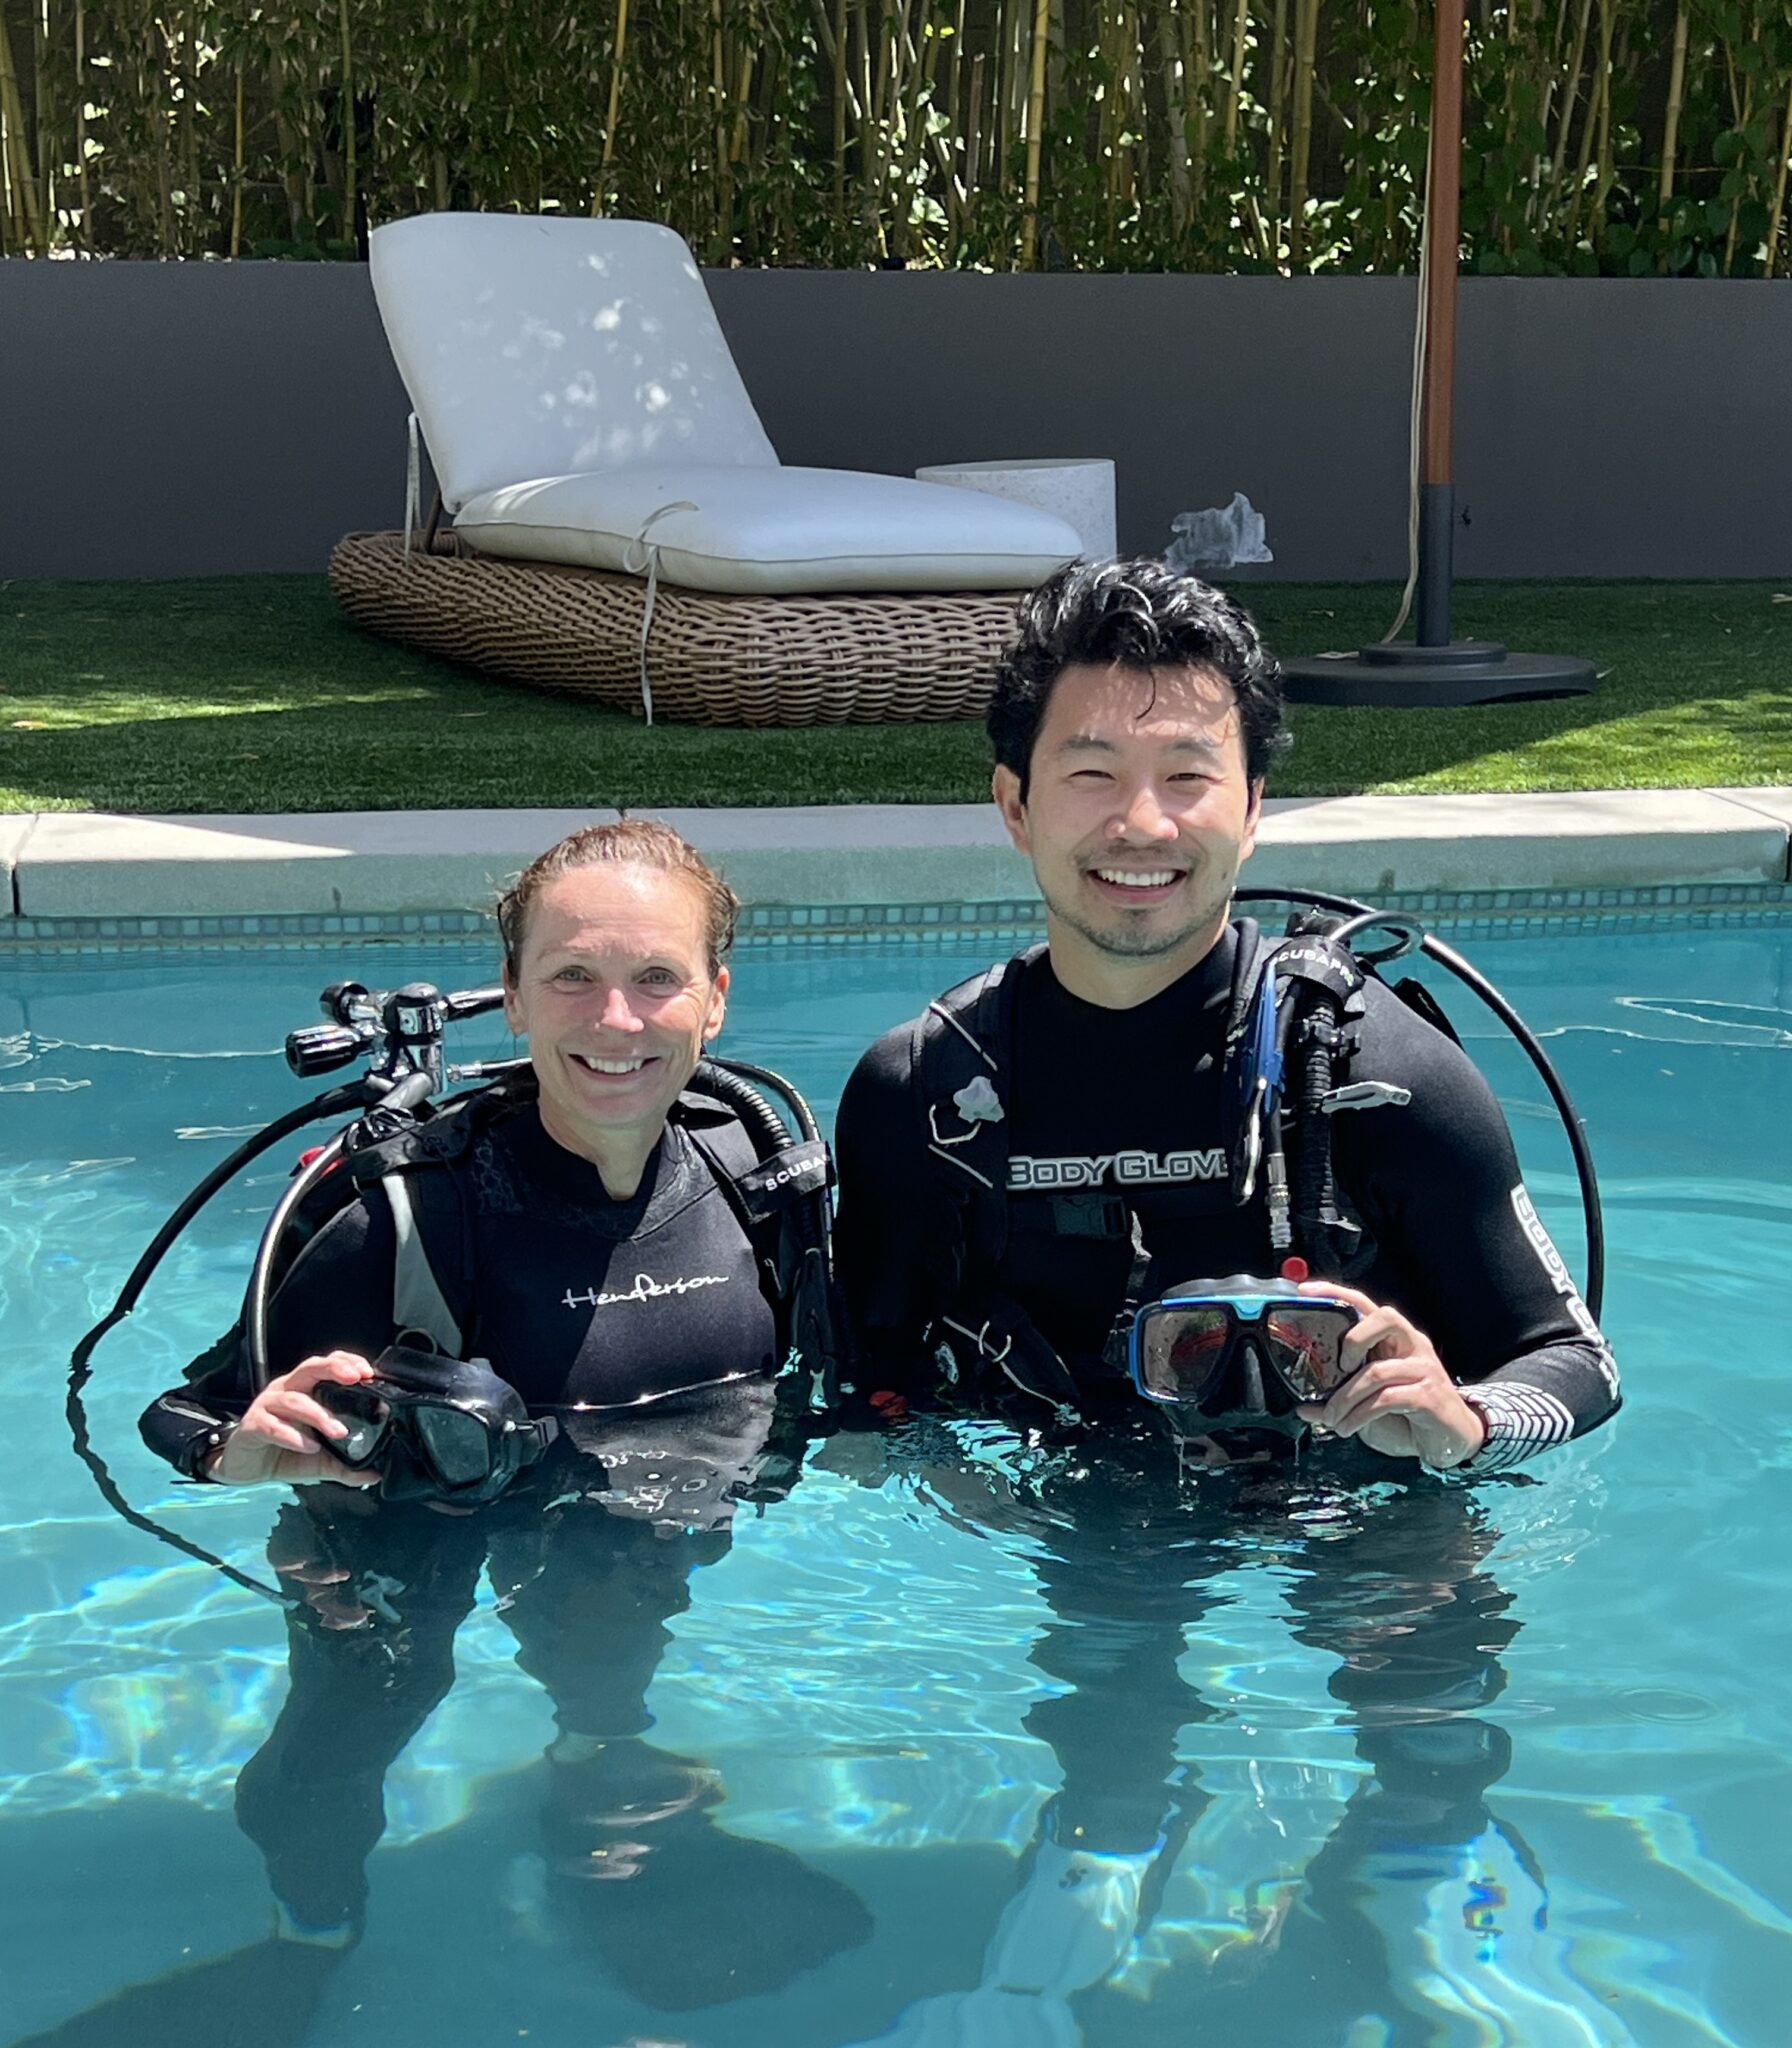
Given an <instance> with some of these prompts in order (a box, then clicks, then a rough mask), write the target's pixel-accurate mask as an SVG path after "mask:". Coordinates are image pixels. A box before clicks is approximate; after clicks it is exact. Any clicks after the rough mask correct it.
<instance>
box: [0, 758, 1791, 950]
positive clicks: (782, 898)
mask: <svg viewBox="0 0 1792 2048" xmlns="http://www.w3.org/2000/svg"><path fill="white" fill-rule="evenodd" d="M1264 812H1265V815H1264V822H1263V827H1262V831H1261V834H1260V836H1259V841H1258V849H1257V853H1256V856H1255V858H1254V859H1253V860H1252V862H1251V863H1250V866H1249V869H1248V871H1247V875H1246V879H1247V880H1248V881H1250V882H1252V883H1254V884H1258V885H1260V886H1268V887H1275V886H1280V885H1287V884H1291V883H1300V884H1304V885H1306V886H1308V887H1312V888H1323V889H1329V890H1335V891H1337V892H1339V893H1342V894H1347V895H1364V896H1368V897H1370V898H1374V897H1376V896H1387V895H1393V894H1396V893H1399V894H1409V893H1413V892H1421V891H1438V892H1447V893H1456V892H1461V891H1469V890H1507V889H1511V890H1521V889H1522V890H1556V889H1567V890H1574V889H1624V888H1659V887H1664V886H1667V885H1670V884H1732V883H1761V882H1767V883H1780V884H1784V883H1787V882H1789V881H1792V788H1777V789H1686V790H1594V791H1588V792H1580V793H1571V794H1570V793H1564V794H1535V795H1489V796H1353V797H1326V798H1316V797H1282V798H1271V799H1270V800H1269V801H1268V802H1267V803H1266V805H1265V807H1264ZM616 815H617V814H616V813H615V812H613V811H561V810H554V811H546V810H544V811H358V812H338V813H324V814H319V815H316V816H297V817H186V818H180V817H116V816H109V815H106V814H104V813H90V812H69V811H60V812H59V811H40V812H35V813H20V814H16V815H13V816H9V817H0V906H3V908H0V940H3V938H4V935H5V928H6V923H7V914H8V913H9V914H10V916H11V918H12V919H13V920H14V921H15V922H16V921H17V920H20V919H31V920H37V919H54V918H94V917H103V918H120V917H169V916H188V917H193V916H213V917H217V916H264V915H293V914H299V915H325V916H327V915H330V914H332V913H346V914H357V915H360V914H377V913H380V912H408V911H447V910H456V911H458V910H471V909H480V908H483V907H485V906H486V905H488V904H489V903H490V901H491V896H492V891H493V887H494V885H495V884H497V883H498V882H499V881H501V880H502V879H503V878H504V877H506V876H508V875H511V874H514V873H515V872H516V870H517V869H519V868H521V867H523V866H525V865H526V864H527V862H528V861H529V860H531V859H532V858H533V857H534V856H535V855H536V854H537V853H539V852H540V851H541V850H542V849H543V848H544V847H546V846H548V845H551V844H552V842H553V841H554V840H555V839H557V838H559V837H560V836H561V835H562V834H563V833H565V832H568V831H570V830H572V829H573V828H574V827H576V826H578V825H582V824H588V823H593V822H596V821H598V820H601V819H604V818H610V817H614V816H616ZM651 815H653V816H656V817H664V818H666V819H667V820H669V821H670V822H671V823H672V824H674V825H676V826H677V827H678V829H679V830H680V831H682V832H684V833H685V834H686V836H687V837H688V838H690V839H691V840H692V841H693V843H694V844H696V845H697V846H698V847H700V848H701V849H702V850H703V851H704V852H705V853H706V854H707V855H708V856H709V857H710V858H711V859H713V860H714V861H715V862H716V864H717V866H718V867H720V868H721V869H722V870H723V872H724V873H725V874H726V875H727V876H728V878H729V880H730V881H731V882H732V883H733V884H734V886H735V888H736V889H737V890H739V892H740V893H741V895H742V896H743V897H744V898H745V899H746V900H747V901H748V902H749V903H755V904H773V903H789V904H830V905H834V904H858V903H882V904H900V903H952V902H988V901H995V900H1001V899H1014V898H1024V897H1028V896H1031V895H1032V893H1033V888H1032V876H1031V874H1030V872H1029V870H1028V868H1027V865H1026V863H1025V862H1024V861H1023V860H1022V859H1021V857H1020V856H1019V855H1018V854H1017V853H1015V851H1014V850H1013V848H1012V847H1011V846H1009V844H1008V841H1007V837H1006V835H1005V833H1004V832H1003V830H1002V827H1001V824H1000V821H999V819H998V818H997V816H996V813H995V811H994V808H993V807H992V806H990V805H988V804H912V805H910V804H882V805H876V804H872V805H867V804H848V805H839V806H832V807H826V808H814V809H804V810H713V811H706V810H668V811H653V812H651Z"/></svg>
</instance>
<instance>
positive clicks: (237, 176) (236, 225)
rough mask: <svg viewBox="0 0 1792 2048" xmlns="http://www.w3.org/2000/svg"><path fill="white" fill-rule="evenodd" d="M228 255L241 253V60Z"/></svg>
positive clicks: (234, 140) (231, 157) (238, 79)
mask: <svg viewBox="0 0 1792 2048" xmlns="http://www.w3.org/2000/svg"><path fill="white" fill-rule="evenodd" d="M230 253H231V255H232V256H240V255H241V254H242V253H243V60H242V58H241V57H240V56H239V57H238V59H237V64H236V119H235V122H234V124H233V130H232V136H231V151H230Z"/></svg>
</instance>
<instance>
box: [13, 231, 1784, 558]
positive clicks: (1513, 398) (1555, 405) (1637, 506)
mask: <svg viewBox="0 0 1792 2048" xmlns="http://www.w3.org/2000/svg"><path fill="white" fill-rule="evenodd" d="M709 284H710V289H711V293H712V296H713V298H714V300H715V304H716V308H717V311H718V312H719V314H720V316H721V320H722V324H723V326H724V328H725V329H726V331H727V334H728V338H729V341H730V343H731V344H732V346H733V348H734V351H735V354H736V356H737V358H738V360H739V363H740V367H741V370H742V373H743V375H744V376H745V378H746V381H747V386H748V388H749V389H750V390H751V391H752V393H753V395H754V398H755V400H756V402H757V403H758V406H759V409H760V413H761V416H762V417H763V419H764V421H765V424H766V427H767V429H768V431H769V432H770V434H771V437H772V439H773V441H774V442H775V443H776V445H777V447H778V449H779V452H780V453H781V454H782V456H783V457H784V459H785V460H786V461H789V462H801V463H815V464H821V465H838V466H841V467H861V468H870V469H886V470H891V471H896V472H906V471H910V470H913V469H914V468H915V467H916V466H917V465H918V464H921V463H926V462H940V461H950V460H954V459H958V460H964V459H975V458H980V457H996V456H1011V455H1053V454H1061V455H1112V456H1114V457H1115V458H1116V460H1117V463H1118V466H1119V478H1120V535H1121V543H1122V545H1123V546H1125V547H1128V548H1133V549H1138V550H1150V551H1156V550H1158V549H1160V548H1161V547H1162V546H1163V545H1164V543H1165V541H1166V540H1167V538H1168V534H1169V522H1170V519H1171V517H1172V516H1173V515H1174V514H1175V513H1176V512H1178V511H1181V510H1184V509H1186V508H1188V507H1191V506H1197V505H1207V504H1220V503H1224V502H1225V500H1226V499H1227V498H1228V497H1229V496H1230V495H1231V493H1232V492H1233V491H1234V490H1244V491H1247V492H1248V493H1249V494H1250V496H1251V497H1252V499H1253V500H1254V501H1255V502H1256V504H1257V505H1258V507H1259V508H1260V509H1261V510H1262V511H1263V512H1264V513H1265V514H1266V515H1267V518H1268V521H1269V535H1270V541H1271V545H1272V546H1273V547H1274V548H1275V550H1276V555H1277V563H1276V567H1275V570H1274V571H1273V573H1274V574H1276V575H1278V576H1288V577H1298V578H1303V579H1305V578H1337V579H1353V578H1363V577H1390V576H1398V575H1400V574H1401V573H1403V571H1404V567H1405V526H1404V522H1405V474H1406V462H1407V451H1406V406H1407V378H1408V362H1409V358H1410V350H1411V319H1412V307H1413V285H1412V283H1411V281H1410V280H1403V279H1396V278H1303V279H1282V278H1215V277H1159V276H1123V277H1085V276H1062V277H1056V276H1054V277H983V276H974V275H960V274H940V273H862V272H848V271H841V272H833V271H721V272H712V273H711V274H710V276H709ZM0 393H4V394H5V396H4V399H3V400H0V404H4V406H5V417H4V420H3V421H0V480H3V484H4V488H3V489H0V575H9V576H94V577H112V576H188V575H217V574H227V573H233V572H237V571H245V570H303V569H316V568H319V567H320V566H321V565H322V563H323V561H324V558H325V556H326V554H327V552H328V550H329V547H330V544H331V543H332V541H334V540H335V539H336V537H337V536H338V535H339V534H341V533H343V532H344V531H346V530H348V529H350V528H353V527H366V526H393V525H396V524H397V523H398V520H399V516H400V509H401V505H402V493H403V449H404V416H405V412H406V404H405V398H404V393H403V390H402V388H401V387H400V385H399V381H398V377H397V374H396V372H395V371H394V369H393V367H392V362H391V358H390V356H389V355H388V353H387V351H386V347H385V343H384V340H383V337H382V335H381V332H380V326H379V320H378V316H377V314H376V312H375V309H374V305H373V298H372V294H371V291H370V289H369V286H368V280H367V273H366V271H365V270H364V269H362V268H360V267H359V266H351V265H325V264H319V265H308V264H274V263H237V264H222V263H219V264H155V263H95V264H81V263H26V262H18V261H14V262H6V263H0ZM1456 478H1457V490H1458V498H1459V502H1460V504H1461V506H1462V507H1463V509H1464V511H1465V512H1466V515H1467V521H1468V523H1467V524H1466V525H1465V526H1464V527H1462V528H1461V529H1460V530H1459V536H1458V553H1457V567H1458V572H1459V573H1460V574H1462V575H1465V576H1519V577H1523V576H1602V577H1611V576H1647V577H1700V576H1776V575H1786V574H1788V573H1792V485H1789V483H1788V479H1789V478H1792V282H1773V283H1761V282H1752V281H1751V282H1741V281H1738V282H1728V281H1720V282H1710V283H1691V282H1679V281H1676V282H1662V281H1658V280H1652V279H1649V280H1639V281H1636V282H1628V281H1618V280H1584V281H1582V280H1576V281H1567V280H1554V279H1540V280H1519V279H1468V280H1465V281H1464V284H1463V287H1462V337H1461V348H1460V357H1459V378H1458V405H1457V459H1456Z"/></svg>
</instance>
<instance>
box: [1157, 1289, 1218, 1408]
mask: <svg viewBox="0 0 1792 2048" xmlns="http://www.w3.org/2000/svg"><path fill="white" fill-rule="evenodd" d="M1230 1330H1231V1318H1230V1317H1229V1316H1228V1315H1227V1314H1226V1311H1225V1310H1224V1309H1223V1308H1220V1307H1213V1308H1163V1309H1159V1310H1158V1311H1157V1312H1156V1313H1155V1314H1148V1315H1147V1316H1146V1318H1145V1327H1144V1329H1143V1331H1142V1332H1141V1345H1140V1354H1139V1356H1140V1377H1141V1379H1142V1380H1143V1382H1144V1387H1145V1391H1146V1393H1148V1394H1152V1395H1155V1396H1156V1398H1157V1399H1158V1400H1160V1401H1196V1400H1199V1399H1200V1397H1201V1395H1202V1393H1203V1392H1204V1391H1205V1390H1206V1388H1207V1387H1208V1385H1209V1384H1210V1383H1211V1381H1212V1379H1213V1376H1214V1374H1215V1373H1216V1372H1217V1371H1218V1369H1219V1367H1220V1364H1221V1362H1222V1361H1223V1360H1224V1358H1225V1355H1226V1339H1227V1336H1228V1335H1229V1333H1230Z"/></svg>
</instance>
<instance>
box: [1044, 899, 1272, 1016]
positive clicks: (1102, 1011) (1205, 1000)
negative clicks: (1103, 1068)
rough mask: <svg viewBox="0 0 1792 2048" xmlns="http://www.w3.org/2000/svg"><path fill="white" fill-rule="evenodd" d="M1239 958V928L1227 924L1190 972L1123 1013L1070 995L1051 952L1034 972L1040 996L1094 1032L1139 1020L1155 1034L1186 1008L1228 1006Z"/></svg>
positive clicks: (1208, 1008)
mask: <svg viewBox="0 0 1792 2048" xmlns="http://www.w3.org/2000/svg"><path fill="white" fill-rule="evenodd" d="M1237 957H1238V927H1237V926H1236V925H1233V924H1228V925H1227V926H1226V928H1225V930H1224V931H1222V932H1221V933H1220V935H1219V937H1218V939H1216V940H1215V941H1214V943H1213V945H1212V946H1211V947H1210V948H1209V950H1208V951H1207V952H1206V953H1205V954H1203V955H1202V957H1201V958H1200V959H1199V960H1197V961H1196V962H1195V964H1194V966H1193V967H1191V968H1190V969H1189V970H1188V972H1187V973H1186V974H1182V975H1179V976H1178V977H1177V978H1176V980H1174V981H1173V982H1171V983H1170V985H1169V987H1168V988H1163V989H1159V990H1158V992H1157V994H1156V995H1154V996H1152V997H1150V998H1149V999H1148V1000H1147V1001H1145V1002H1142V1003H1133V1004H1131V1005H1129V1006H1128V1007H1127V1008H1125V1009H1122V1010H1116V1009H1111V1008H1109V1007H1108V1006H1107V1005H1106V1004H1105V1003H1092V1002H1090V1001H1088V1000H1087V998H1085V997H1083V996H1079V995H1074V994H1072V992H1071V991H1070V990H1069V989H1067V988H1066V987H1065V986H1064V984H1063V982H1061V981H1060V980H1059V979H1058V975H1057V971H1056V969H1055V968H1054V967H1053V966H1052V956H1051V952H1050V949H1049V948H1048V949H1047V950H1045V951H1044V952H1042V953H1040V954H1039V955H1038V956H1037V958H1036V959H1035V960H1034V961H1033V962H1032V963H1031V971H1032V973H1033V974H1034V975H1035V976H1036V977H1037V982H1036V986H1037V989H1038V992H1039V995H1040V996H1041V998H1042V999H1043V1000H1044V1001H1046V1002H1048V1003H1050V1004H1052V1005H1053V1006H1054V1007H1055V1008H1057V1009H1058V1010H1059V1012H1060V1014H1062V1015H1064V1016H1065V1017H1067V1018H1071V1019H1074V1020H1076V1021H1077V1022H1078V1023H1079V1024H1084V1025H1087V1026H1088V1027H1089V1028H1091V1029H1108V1030H1113V1029H1116V1028H1120V1029H1126V1028H1128V1027H1129V1026H1131V1025H1133V1024H1134V1023H1135V1021H1136V1023H1137V1025H1138V1026H1140V1027H1142V1028H1143V1029H1145V1030H1147V1031H1155V1030H1156V1029H1157V1028H1158V1027H1159V1026H1160V1025H1161V1023H1162V1021H1163V1019H1164V1018H1165V1017H1166V1016H1167V1015H1180V1014H1182V1013H1183V1012H1184V1011H1186V1010H1203V1011H1205V1010H1214V1009H1218V1008H1219V1007H1220V1006H1221V1005H1222V1004H1224V1003H1226V1002H1228V1001H1229V1000H1230V998H1231V994H1232V973H1233V966H1234V963H1235V961H1236V960H1237Z"/></svg>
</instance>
